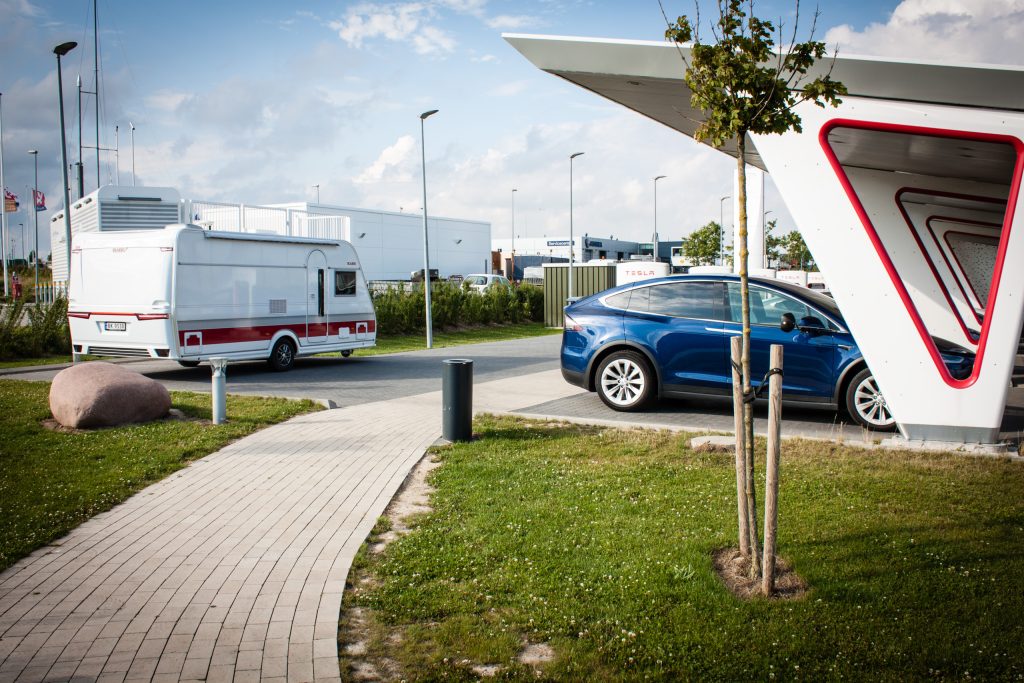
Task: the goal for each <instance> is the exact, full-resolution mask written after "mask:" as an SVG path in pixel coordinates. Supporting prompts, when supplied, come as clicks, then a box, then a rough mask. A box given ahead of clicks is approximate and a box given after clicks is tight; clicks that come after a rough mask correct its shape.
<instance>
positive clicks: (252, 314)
mask: <svg viewBox="0 0 1024 683" xmlns="http://www.w3.org/2000/svg"><path fill="white" fill-rule="evenodd" d="M68 318H69V321H70V325H71V343H72V346H73V350H74V353H75V355H76V356H78V355H82V354H93V355H98V356H140V357H148V358H168V359H171V360H176V361H178V362H179V363H181V364H182V365H185V366H189V367H191V366H194V365H197V364H198V363H199V362H200V361H204V360H208V359H209V358H213V357H222V358H228V359H232V360H252V359H266V360H267V361H268V362H269V363H270V365H271V367H273V368H274V369H275V370H287V369H288V368H289V367H291V365H292V362H293V361H294V360H295V357H296V356H305V355H312V354H317V353H324V352H328V351H338V352H341V353H342V355H346V356H347V355H349V354H350V353H351V352H352V350H353V349H358V348H363V347H368V346H373V345H374V344H375V339H376V327H377V323H376V316H375V314H374V311H373V302H372V301H371V299H370V293H369V290H368V289H367V286H366V280H365V279H364V277H363V272H362V269H361V268H360V265H359V257H358V256H357V255H356V252H355V249H353V248H352V245H351V244H349V243H348V242H342V241H332V240H322V239H312V238H304V237H285V236H280V235H260V234H249V233H237V232H216V231H211V230H204V229H202V228H200V227H198V226H195V225H180V224H179V225H169V226H167V227H166V228H164V229H162V230H139V231H131V232H118V233H114V234H110V233H107V234H104V233H99V232H98V233H82V234H80V235H77V236H76V237H75V244H74V246H73V248H72V250H71V286H70V292H69V299H68Z"/></svg>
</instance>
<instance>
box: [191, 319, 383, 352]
mask: <svg viewBox="0 0 1024 683" xmlns="http://www.w3.org/2000/svg"><path fill="white" fill-rule="evenodd" d="M357 324H365V325H366V331H367V333H370V332H375V331H376V329H377V323H376V321H374V320H350V321H345V322H332V323H330V326H329V328H328V332H327V335H336V334H338V332H340V331H341V329H342V328H343V327H347V328H348V330H349V332H351V333H352V334H355V333H356V325H357ZM324 326H325V323H313V324H311V325H309V326H308V329H309V336H312V337H316V336H320V337H323V336H327V335H325V334H324ZM305 327H307V326H306V325H303V324H299V325H251V326H247V327H211V328H202V329H197V330H179V331H178V343H179V344H181V345H182V346H184V345H185V335H186V334H195V333H196V332H199V333H202V335H203V345H204V346H205V345H207V344H240V343H244V342H257V341H270V340H271V339H273V338H274V335H276V334H277V333H278V332H280V331H282V330H288V331H290V332H292V333H293V334H295V336H297V337H305V336H306V335H305V334H304V332H305V330H304V329H303V328H305Z"/></svg>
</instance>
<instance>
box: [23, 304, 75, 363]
mask: <svg viewBox="0 0 1024 683" xmlns="http://www.w3.org/2000/svg"><path fill="white" fill-rule="evenodd" d="M25 312H26V314H27V316H28V326H27V327H26V331H25V336H26V345H27V347H28V353H29V355H31V356H44V355H47V354H59V355H64V354H69V353H71V330H70V329H69V327H68V300H67V299H66V298H64V297H63V296H58V297H57V298H56V300H54V302H53V303H52V304H48V305H47V304H37V305H35V306H30V307H28V308H26V309H25Z"/></svg>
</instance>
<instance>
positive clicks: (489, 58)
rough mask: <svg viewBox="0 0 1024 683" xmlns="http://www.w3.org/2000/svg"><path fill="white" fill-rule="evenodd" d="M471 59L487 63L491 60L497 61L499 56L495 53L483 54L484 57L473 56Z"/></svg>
mask: <svg viewBox="0 0 1024 683" xmlns="http://www.w3.org/2000/svg"><path fill="white" fill-rule="evenodd" d="M470 61H473V62H477V63H480V64H487V63H489V62H497V61H498V58H497V57H495V56H494V55H483V56H482V57H473V58H472V59H471V60H470Z"/></svg>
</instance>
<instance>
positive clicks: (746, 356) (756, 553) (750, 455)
mask: <svg viewBox="0 0 1024 683" xmlns="http://www.w3.org/2000/svg"><path fill="white" fill-rule="evenodd" d="M736 151H737V152H738V154H737V155H736V176H737V182H736V184H737V185H738V186H739V187H738V188H737V192H738V194H737V205H738V209H739V210H738V211H737V214H738V215H737V220H738V222H739V225H740V229H739V235H738V237H739V244H738V245H736V250H734V256H735V257H736V258H738V259H739V272H740V302H741V305H742V310H743V317H742V321H743V356H742V360H741V362H740V365H741V366H742V368H743V393H744V395H747V394H749V393H750V389H751V382H750V282H749V280H748V277H747V256H748V251H747V147H746V133H745V132H744V131H740V132H739V135H738V136H737V140H736ZM743 432H744V441H745V442H746V443H745V444H744V447H745V454H744V459H745V460H746V466H747V472H746V481H745V482H744V485H745V493H746V496H747V528H748V531H749V534H750V578H752V579H757V578H758V577H759V576H760V575H761V551H760V549H759V545H760V544H759V543H758V537H757V491H756V489H755V487H754V404H753V403H744V404H743Z"/></svg>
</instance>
